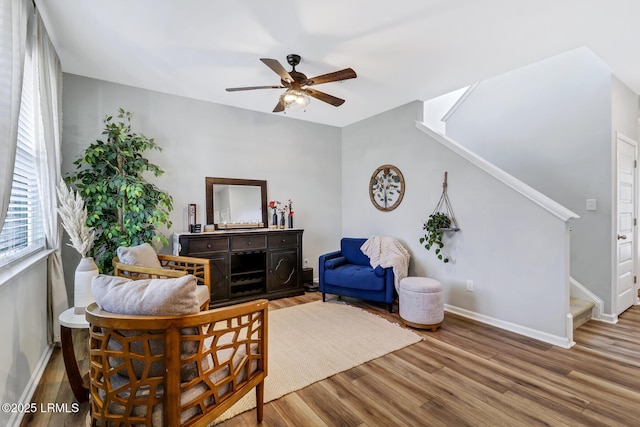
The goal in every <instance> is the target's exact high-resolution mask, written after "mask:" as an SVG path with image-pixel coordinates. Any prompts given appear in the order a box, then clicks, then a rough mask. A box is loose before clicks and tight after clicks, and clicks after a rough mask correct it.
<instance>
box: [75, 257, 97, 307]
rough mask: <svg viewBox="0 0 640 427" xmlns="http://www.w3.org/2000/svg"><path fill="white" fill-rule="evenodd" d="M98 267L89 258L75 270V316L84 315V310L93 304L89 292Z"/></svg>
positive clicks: (83, 260)
mask: <svg viewBox="0 0 640 427" xmlns="http://www.w3.org/2000/svg"><path fill="white" fill-rule="evenodd" d="M98 273H99V271H98V266H97V265H96V263H95V262H94V261H93V258H91V257H84V258H82V259H81V260H80V263H79V264H78V267H77V268H76V275H75V280H74V288H73V307H74V313H75V314H84V309H85V308H86V307H87V306H88V305H89V304H91V303H92V302H95V299H94V298H93V293H92V292H91V281H92V280H93V278H94V277H96V276H97V275H98Z"/></svg>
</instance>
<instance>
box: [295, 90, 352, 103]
mask: <svg viewBox="0 0 640 427" xmlns="http://www.w3.org/2000/svg"><path fill="white" fill-rule="evenodd" d="M304 91H305V92H306V93H307V95H309V96H313V97H314V98H316V99H319V100H320V101H324V102H326V103H327V104H331V105H333V106H334V107H339V106H341V105H342V104H344V99H340V98H336V97H335V96H333V95H329V94H328V93H324V92H320V91H319V90H315V89H305V90H304Z"/></svg>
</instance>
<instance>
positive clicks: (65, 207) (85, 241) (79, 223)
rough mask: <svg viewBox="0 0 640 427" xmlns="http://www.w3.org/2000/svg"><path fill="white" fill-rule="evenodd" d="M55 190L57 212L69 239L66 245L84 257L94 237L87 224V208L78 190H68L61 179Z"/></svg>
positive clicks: (91, 229)
mask: <svg viewBox="0 0 640 427" xmlns="http://www.w3.org/2000/svg"><path fill="white" fill-rule="evenodd" d="M56 190H57V193H58V200H59V201H60V205H59V206H58V213H59V214H60V218H61V219H62V226H63V227H64V229H65V230H66V231H67V234H68V235H69V238H70V240H71V243H68V245H69V246H71V247H73V248H74V249H75V250H76V251H78V253H79V254H80V255H82V257H83V258H84V257H85V256H86V255H87V252H89V250H90V249H91V246H93V239H94V237H95V234H94V231H93V228H90V227H88V226H87V209H86V207H85V206H84V200H83V199H82V197H81V196H80V192H79V191H76V192H73V191H71V190H69V188H68V187H67V186H66V185H65V183H64V181H63V180H62V179H61V180H60V183H59V184H58V188H57V189H56Z"/></svg>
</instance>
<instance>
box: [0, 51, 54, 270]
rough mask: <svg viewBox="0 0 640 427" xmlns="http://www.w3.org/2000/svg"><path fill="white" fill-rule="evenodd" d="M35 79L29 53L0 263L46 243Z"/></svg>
mask: <svg viewBox="0 0 640 427" xmlns="http://www.w3.org/2000/svg"><path fill="white" fill-rule="evenodd" d="M33 81H34V73H33V69H32V61H31V56H30V55H29V54H28V53H27V55H26V58H25V71H24V80H23V86H22V99H21V104H20V116H19V123H18V146H17V148H16V161H15V167H14V171H13V185H12V187H11V199H10V201H9V210H8V211H7V217H6V219H5V223H4V226H3V227H2V231H1V232H0V266H3V265H6V264H8V263H10V262H11V261H14V260H17V259H18V258H21V257H23V256H24V255H26V254H28V253H31V252H33V251H35V250H38V249H41V248H43V247H44V244H45V237H44V227H43V222H42V209H41V203H40V197H39V193H38V176H37V166H36V162H37V158H38V156H37V152H36V138H35V120H36V117H35V114H34V102H35V99H36V98H35V93H34V84H33Z"/></svg>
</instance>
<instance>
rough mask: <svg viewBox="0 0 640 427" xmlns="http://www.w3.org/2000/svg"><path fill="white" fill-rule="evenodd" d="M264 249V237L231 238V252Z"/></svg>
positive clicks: (265, 241) (265, 244)
mask: <svg viewBox="0 0 640 427" xmlns="http://www.w3.org/2000/svg"><path fill="white" fill-rule="evenodd" d="M266 247H267V239H266V236H237V237H232V238H231V250H232V251H246V250H254V249H265V248H266Z"/></svg>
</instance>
